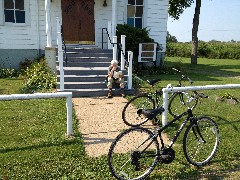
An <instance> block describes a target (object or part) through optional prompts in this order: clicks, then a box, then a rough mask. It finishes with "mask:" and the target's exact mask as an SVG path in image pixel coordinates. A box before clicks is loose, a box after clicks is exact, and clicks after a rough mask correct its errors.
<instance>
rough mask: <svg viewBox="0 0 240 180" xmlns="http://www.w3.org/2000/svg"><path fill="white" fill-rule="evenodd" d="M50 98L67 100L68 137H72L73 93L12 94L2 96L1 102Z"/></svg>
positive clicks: (0, 97)
mask: <svg viewBox="0 0 240 180" xmlns="http://www.w3.org/2000/svg"><path fill="white" fill-rule="evenodd" d="M49 98H67V99H66V108H67V133H66V135H67V136H68V137H69V136H72V135H73V129H72V93H71V92H57V93H34V94H11V95H0V100H2V101H9V100H23V99H49Z"/></svg>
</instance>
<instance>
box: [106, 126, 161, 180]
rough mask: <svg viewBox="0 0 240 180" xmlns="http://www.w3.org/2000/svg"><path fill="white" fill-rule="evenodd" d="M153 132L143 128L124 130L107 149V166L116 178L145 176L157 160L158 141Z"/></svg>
mask: <svg viewBox="0 0 240 180" xmlns="http://www.w3.org/2000/svg"><path fill="white" fill-rule="evenodd" d="M152 136H153V134H152V133H151V132H150V131H149V130H146V129H143V128H140V127H139V128H135V129H130V130H127V131H124V132H123V133H121V134H120V135H119V136H118V137H117V138H116V140H115V142H113V144H112V145H111V147H110V150H109V156H108V157H109V167H110V170H111V172H112V174H113V175H114V176H115V177H116V178H122V179H134V178H136V179H138V178H143V177H146V176H147V175H148V174H149V173H150V172H151V171H152V170H153V168H154V166H155V165H156V163H157V160H158V153H159V150H158V143H157V141H156V140H155V139H153V138H152Z"/></svg>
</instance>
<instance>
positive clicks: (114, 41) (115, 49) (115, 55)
mask: <svg viewBox="0 0 240 180" xmlns="http://www.w3.org/2000/svg"><path fill="white" fill-rule="evenodd" d="M113 59H114V60H116V59H117V36H113Z"/></svg>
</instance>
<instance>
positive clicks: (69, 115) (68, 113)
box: [66, 96, 73, 136]
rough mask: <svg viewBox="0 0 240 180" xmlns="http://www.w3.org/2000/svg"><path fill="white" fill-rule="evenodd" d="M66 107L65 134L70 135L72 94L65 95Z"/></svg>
mask: <svg viewBox="0 0 240 180" xmlns="http://www.w3.org/2000/svg"><path fill="white" fill-rule="evenodd" d="M66 108H67V136H71V135H72V134H73V130H72V96H69V97H67V102H66Z"/></svg>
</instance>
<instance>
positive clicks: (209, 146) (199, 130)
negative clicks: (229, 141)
mask: <svg viewBox="0 0 240 180" xmlns="http://www.w3.org/2000/svg"><path fill="white" fill-rule="evenodd" d="M218 145H219V130H218V126H217V124H216V123H215V122H214V121H213V120H212V119H211V118H209V117H200V118H197V119H196V120H195V121H193V122H192V123H191V124H190V125H189V126H188V128H187V130H186V132H185V134H184V138H183V151H184V154H185V157H186V159H187V161H188V162H189V163H191V164H193V165H195V166H203V165H205V164H207V163H208V162H209V161H210V160H211V159H212V158H213V156H214V155H215V153H216V151H217V148H218Z"/></svg>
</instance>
